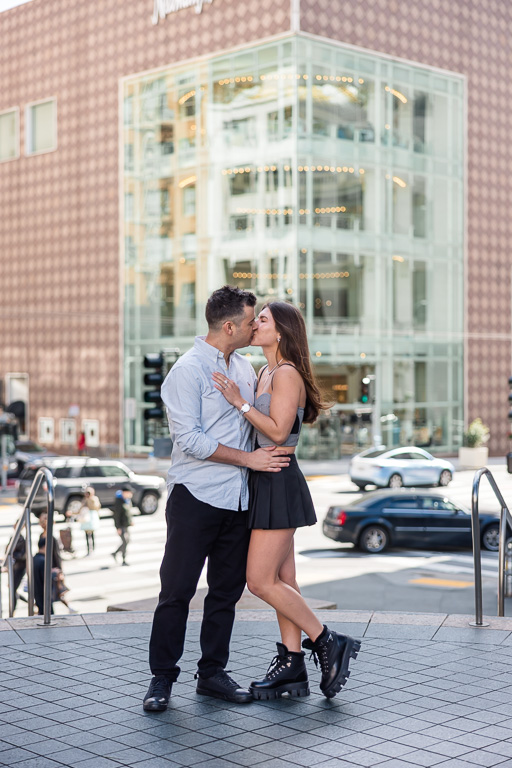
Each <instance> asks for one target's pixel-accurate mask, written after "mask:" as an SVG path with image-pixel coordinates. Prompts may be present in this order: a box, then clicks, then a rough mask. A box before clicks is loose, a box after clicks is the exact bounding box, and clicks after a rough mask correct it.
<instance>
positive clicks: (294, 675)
mask: <svg viewBox="0 0 512 768" xmlns="http://www.w3.org/2000/svg"><path fill="white" fill-rule="evenodd" d="M276 645H277V656H274V658H273V659H272V661H271V662H270V666H269V668H268V669H267V674H266V675H265V677H264V679H263V680H255V681H254V682H253V683H251V684H250V686H249V690H250V692H251V693H252V696H253V698H254V699H278V698H279V697H280V696H281V695H282V694H283V693H289V694H290V696H309V684H308V673H307V670H306V665H305V663H304V656H305V654H304V651H289V650H288V648H287V647H286V645H283V643H277V644H276Z"/></svg>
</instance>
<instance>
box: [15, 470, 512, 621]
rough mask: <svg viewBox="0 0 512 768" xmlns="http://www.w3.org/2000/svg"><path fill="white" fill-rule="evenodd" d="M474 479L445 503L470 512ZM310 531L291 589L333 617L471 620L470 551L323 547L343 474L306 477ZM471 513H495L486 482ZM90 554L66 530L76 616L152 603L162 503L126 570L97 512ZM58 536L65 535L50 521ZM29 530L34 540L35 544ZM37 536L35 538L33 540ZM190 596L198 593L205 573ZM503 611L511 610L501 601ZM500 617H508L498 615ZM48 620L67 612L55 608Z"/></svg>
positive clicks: (302, 535) (459, 484)
mask: <svg viewBox="0 0 512 768" xmlns="http://www.w3.org/2000/svg"><path fill="white" fill-rule="evenodd" d="M491 469H492V471H493V473H494V475H495V477H496V479H497V482H498V485H499V486H500V488H501V490H502V492H503V493H504V495H505V498H507V497H508V498H510V497H511V495H512V477H511V476H510V475H508V474H507V473H506V471H505V468H504V467H501V466H498V465H497V466H492V468H491ZM473 476H474V473H473V472H472V471H459V472H456V473H455V476H454V480H453V482H452V483H451V485H450V486H449V488H448V490H447V491H446V495H447V496H448V497H449V498H451V499H452V500H454V501H456V502H458V503H462V504H465V506H466V507H469V506H470V495H471V484H472V481H473ZM309 485H310V489H311V492H312V495H313V499H314V502H315V507H316V511H317V516H318V523H317V524H316V525H315V526H313V527H311V528H303V529H299V530H298V531H297V534H296V537H295V540H296V559H297V571H298V581H299V584H300V585H301V588H302V591H303V593H304V595H305V596H307V597H313V598H318V599H322V600H328V601H331V602H333V603H335V604H336V605H337V607H338V608H339V609H352V610H353V609H358V608H361V609H370V610H393V611H422V612H434V613H465V614H472V613H473V612H474V591H473V559H472V553H471V552H470V551H469V550H459V551H456V552H450V551H442V552H432V551H424V550H404V549H401V550H393V549H392V550H390V551H389V552H386V553H384V554H382V555H364V554H362V553H360V552H359V551H358V550H356V549H354V548H353V547H352V546H351V545H348V544H347V545H343V544H336V543H335V542H333V541H331V540H330V539H327V538H326V537H325V536H324V535H323V534H322V530H321V522H322V520H323V517H324V516H325V513H326V511H327V508H328V506H329V505H331V504H340V503H345V504H346V503H348V502H350V501H352V500H354V499H356V498H357V496H358V495H359V493H360V492H359V491H357V489H355V486H353V485H352V483H351V482H350V480H349V478H348V476H347V475H333V476H322V477H313V478H311V479H310V480H309ZM480 510H481V511H489V510H495V511H499V505H498V504H497V502H496V501H495V500H494V496H493V494H492V491H491V489H490V486H489V484H488V482H487V480H485V479H483V480H482V483H481V495H480ZM0 511H1V522H0V551H2V552H3V551H4V549H5V546H6V544H7V540H8V538H9V536H10V535H11V532H12V525H13V523H14V521H15V519H16V518H17V515H18V514H19V512H20V507H19V506H18V505H11V506H2V507H0ZM101 514H102V518H101V524H100V530H99V532H98V534H97V536H96V550H95V552H94V553H93V555H91V556H90V557H86V556H85V555H86V547H85V534H84V532H83V531H81V530H80V528H79V526H78V525H76V528H75V529H74V531H73V544H74V548H75V550H76V552H75V555H74V556H70V555H67V554H66V553H65V554H64V556H63V559H64V571H65V575H66V583H67V585H68V587H69V588H70V592H69V593H68V600H69V602H70V604H71V606H72V607H73V608H74V609H75V610H77V611H78V612H80V613H90V612H103V611H106V609H107V607H108V606H110V605H119V604H122V603H125V602H132V601H135V600H144V599H146V598H155V597H156V596H157V594H158V590H159V576H158V571H159V566H160V561H161V557H162V553H163V547H164V542H165V517H164V501H163V500H162V501H161V503H160V506H159V509H158V511H157V512H156V514H155V515H152V516H147V517H142V516H140V515H138V514H137V515H135V516H134V525H133V528H132V529H131V542H130V545H129V548H128V555H127V560H128V563H129V564H130V565H129V567H126V568H124V567H122V566H121V565H120V564H117V563H116V562H115V561H114V559H113V557H112V554H111V553H112V552H113V551H114V550H115V549H116V548H117V546H118V543H119V538H118V536H117V534H116V531H115V529H114V524H113V520H112V517H111V516H110V514H109V513H108V512H107V511H104V512H102V513H101ZM57 518H58V522H57V523H56V528H57V534H56V535H57V536H58V530H59V529H60V528H62V527H63V526H64V524H63V523H62V522H60V519H61V516H60V515H58V516H57ZM39 530H40V529H39V527H38V525H37V522H35V525H34V539H35V538H36V535H38V532H39ZM36 532H37V533H36ZM497 562H498V557H497V554H496V553H490V552H483V553H482V572H483V589H484V613H487V614H489V615H496V611H497V608H496V596H497ZM199 587H206V578H205V573H204V572H203V575H202V577H201V581H200V583H199ZM506 602H507V603H509V604H510V602H511V601H509V600H507V601H506ZM7 605H8V601H7V578H6V575H5V574H3V578H2V606H3V611H4V616H5V615H6V612H7ZM507 609H508V610H507V615H510V614H511V613H512V609H511V608H510V607H509V606H507ZM26 612H27V611H26V604H24V603H18V608H17V612H16V615H18V616H23V615H26ZM56 612H57V613H67V610H66V608H65V607H64V606H63V605H61V604H58V605H57V606H56Z"/></svg>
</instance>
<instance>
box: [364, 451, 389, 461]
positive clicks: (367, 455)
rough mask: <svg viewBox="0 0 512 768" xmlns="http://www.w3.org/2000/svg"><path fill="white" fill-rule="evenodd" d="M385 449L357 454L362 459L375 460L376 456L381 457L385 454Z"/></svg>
mask: <svg viewBox="0 0 512 768" xmlns="http://www.w3.org/2000/svg"><path fill="white" fill-rule="evenodd" d="M387 450H388V449H387V448H378V449H375V450H369V451H363V452H362V453H360V454H359V456H360V457H361V458H362V459H376V458H377V456H382V454H383V453H387Z"/></svg>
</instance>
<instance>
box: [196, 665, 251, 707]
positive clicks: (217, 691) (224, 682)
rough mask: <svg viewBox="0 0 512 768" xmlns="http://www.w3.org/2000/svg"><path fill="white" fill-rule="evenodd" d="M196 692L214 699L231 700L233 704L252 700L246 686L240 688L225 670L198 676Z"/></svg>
mask: <svg viewBox="0 0 512 768" xmlns="http://www.w3.org/2000/svg"><path fill="white" fill-rule="evenodd" d="M196 677H197V678H198V680H197V689H196V690H197V693H200V694H201V696H213V698H214V699H223V700H224V701H233V702H234V703H235V704H247V703H248V702H249V701H252V694H251V692H250V691H248V690H247V689H246V688H240V686H239V685H238V683H235V681H234V680H233V678H231V677H230V676H229V675H228V674H227V672H226V671H225V670H223V669H222V670H221V671H220V672H217V673H216V674H215V675H213V676H212V677H199V676H198V675H196Z"/></svg>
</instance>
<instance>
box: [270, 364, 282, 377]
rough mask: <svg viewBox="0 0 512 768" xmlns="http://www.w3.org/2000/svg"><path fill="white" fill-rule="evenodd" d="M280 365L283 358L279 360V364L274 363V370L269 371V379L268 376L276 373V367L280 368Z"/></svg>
mask: <svg viewBox="0 0 512 768" xmlns="http://www.w3.org/2000/svg"><path fill="white" fill-rule="evenodd" d="M280 365H281V360H280V361H279V362H278V364H277V365H274V367H273V368H272V370H271V371H268V372H267V379H268V377H269V376H271V375H272V374H273V373H274V371H275V369H276V368H279V366H280Z"/></svg>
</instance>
